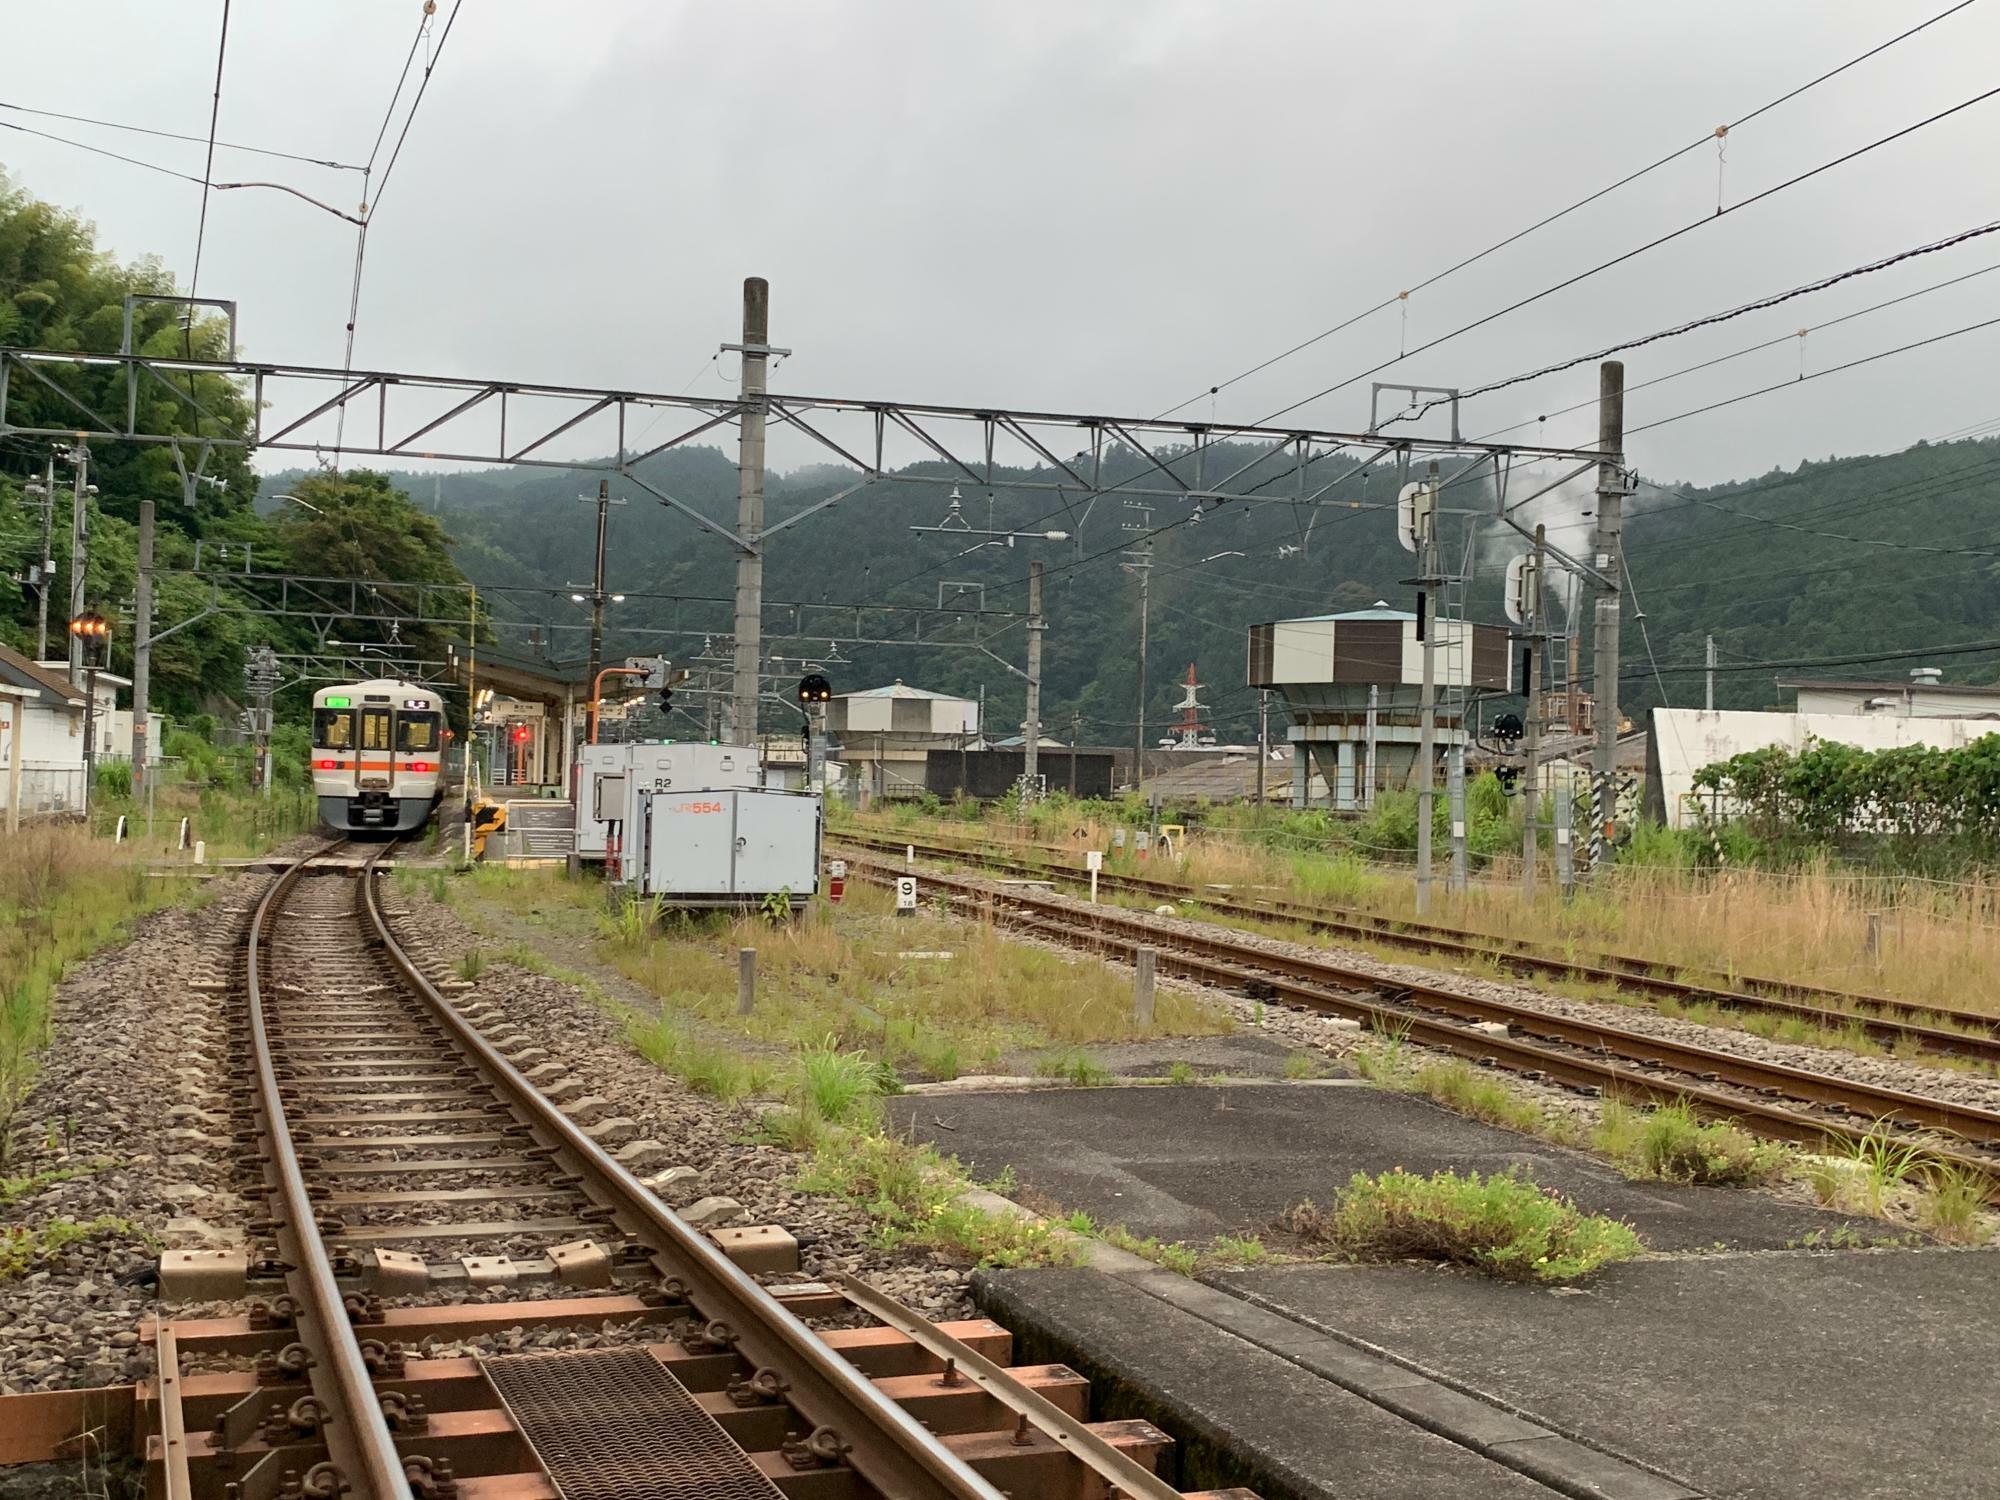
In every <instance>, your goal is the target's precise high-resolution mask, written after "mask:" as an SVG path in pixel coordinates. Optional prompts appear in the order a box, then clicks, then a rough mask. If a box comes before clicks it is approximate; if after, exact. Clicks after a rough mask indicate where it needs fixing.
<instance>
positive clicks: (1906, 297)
mask: <svg viewBox="0 0 2000 1500" xmlns="http://www.w3.org/2000/svg"><path fill="white" fill-rule="evenodd" d="M1995 271H2000V261H1996V262H1995V263H1994V264H1992V265H1990V266H1982V267H1980V268H1979V269H1978V270H1977V271H1967V272H1966V273H1965V274H1964V275H1963V276H1953V277H1951V278H1949V279H1948V280H1945V281H1934V282H1932V283H1931V284H1930V285H1929V286H1925V287H1918V288H1917V289H1916V290H1915V291H1914V292H1904V293H1903V294H1902V295H1901V296H1899V297H1891V298H1889V299H1888V300H1887V301H1884V302H1876V303H1872V304H1870V305H1869V306H1867V307H1861V308H1856V309H1855V310H1854V311H1853V312H1851V313H1843V314H1841V316H1839V317H1837V318H1828V319H1827V320H1826V321H1825V322H1824V323H1811V324H1808V325H1807V326H1806V327H1804V328H1802V329H1800V330H1799V331H1798V333H1781V334H1779V335H1778V336H1777V337H1776V338H1774V339H1765V340H1764V341H1763V342H1762V343H1761V344H1746V345H1744V346H1743V347H1742V348H1741V349H1733V350H1731V351H1730V352H1729V353H1727V354H1718V355H1717V356H1716V357H1715V358H1713V359H1704V360H1702V361H1700V362H1699V363H1698V364H1692V365H1683V366H1681V368H1680V369H1678V370H1669V371H1668V372H1667V373H1666V374H1664V375H1655V376H1653V378H1652V379H1650V380H1640V381H1636V382H1634V383H1632V384H1630V385H1628V386H1626V387H1625V394H1626V395H1628V396H1629V395H1631V394H1632V393H1633V392H1634V391H1643V390H1645V389H1646V387H1648V386H1652V385H1663V384H1665V383H1666V382H1667V381H1669V380H1678V379H1679V378H1680V377H1681V376H1683V375H1693V374H1695V373H1697V372H1698V371H1701V370H1708V369H1713V368H1714V367H1715V366H1717V365H1723V364H1728V363H1729V361H1731V360H1732V359H1741V358H1743V356H1744V355H1746V354H1761V353H1762V352H1763V351H1764V350H1766V349H1775V348H1777V347H1778V346H1779V345H1780V344H1790V343H1793V342H1795V341H1796V340H1797V339H1798V338H1799V337H1800V335H1801V334H1810V333H1823V332H1825V331H1826V330H1827V329H1829V328H1837V327H1839V326H1840V325H1841V324H1842V323H1852V322H1853V321H1854V320H1855V319H1856V318H1865V317H1867V316H1868V315H1869V314H1870V313H1878V312H1881V311H1882V310H1883V309H1884V308H1889V307H1895V306H1897V305H1898V304H1899V303H1904V302H1914V301H1915V300H1916V299H1917V298H1919V297H1927V296H1929V295H1930V294H1931V293H1932V292H1941V291H1943V290H1944V289H1945V288H1947V287H1954V286H1957V285H1958V284H1959V283H1960V282H1965V281H1975V280H1977V279H1978V278H1979V277H1981V276H1990V275H1992V274H1993V273H1994V272H1995ZM1572 363H1576V361H1572ZM1596 405H1597V398H1596V397H1594V396H1593V397H1591V398H1589V399H1588V400H1584V401H1578V402H1576V403H1575V404H1574V405H1571V406H1563V407H1558V408H1557V409H1556V410H1554V411H1549V412H1543V413H1542V414H1541V415H1540V416H1536V417H1529V418H1527V419H1526V420H1524V421H1520V422H1514V423H1511V424H1509V425H1508V426H1506V427H1496V428H1494V429H1493V430H1492V431H1491V432H1483V433H1481V434H1480V435H1479V436H1478V437H1476V438H1474V439H1473V441H1474V442H1479V443H1483V442H1486V441H1487V440H1488V439H1490V438H1497V437H1501V436H1504V435H1505V434H1507V433H1510V432H1518V431H1520V429H1521V428H1523V427H1533V426H1535V425H1536V424H1537V423H1541V422H1546V421H1548V420H1549V418H1550V417H1566V416H1568V415H1569V414H1570V413H1571V412H1578V411H1583V410H1584V409H1585V408H1587V407H1592V408H1594V407H1595V406H1596ZM1975 425H1983V424H1975Z"/></svg>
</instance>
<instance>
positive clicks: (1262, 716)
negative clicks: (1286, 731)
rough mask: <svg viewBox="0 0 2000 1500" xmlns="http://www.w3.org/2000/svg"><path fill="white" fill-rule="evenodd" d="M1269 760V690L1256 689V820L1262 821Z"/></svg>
mask: <svg viewBox="0 0 2000 1500" xmlns="http://www.w3.org/2000/svg"><path fill="white" fill-rule="evenodd" d="M1270 762H1271V690H1270V689H1269V688H1258V689H1257V821H1258V822H1259V823H1261V822H1263V821H1264V771H1265V768H1266V767H1267V766H1269V764H1270Z"/></svg>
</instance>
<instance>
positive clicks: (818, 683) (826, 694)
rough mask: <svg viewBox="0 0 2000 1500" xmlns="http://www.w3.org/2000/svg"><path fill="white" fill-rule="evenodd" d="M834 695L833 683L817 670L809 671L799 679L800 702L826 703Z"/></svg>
mask: <svg viewBox="0 0 2000 1500" xmlns="http://www.w3.org/2000/svg"><path fill="white" fill-rule="evenodd" d="M832 697H833V684H832V683H830V682H828V681H827V680H826V679H825V678H824V677H822V676H821V675H820V674H819V673H817V672H808V673H806V675H805V676H803V677H801V678H800V679H799V702H801V703H825V702H826V701H827V700H829V699H830V698H832Z"/></svg>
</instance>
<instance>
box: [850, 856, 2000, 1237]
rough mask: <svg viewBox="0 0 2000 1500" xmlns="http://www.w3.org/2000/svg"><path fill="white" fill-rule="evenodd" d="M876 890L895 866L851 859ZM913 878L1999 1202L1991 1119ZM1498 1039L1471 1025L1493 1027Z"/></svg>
mask: <svg viewBox="0 0 2000 1500" xmlns="http://www.w3.org/2000/svg"><path fill="white" fill-rule="evenodd" d="M855 863H856V864H858V865H859V867H860V873H861V874H862V875H863V876H864V877H865V878H869V879H872V880H875V881H879V882H883V883H887V882H889V881H892V880H893V879H894V878H895V876H896V875H897V874H898V873H900V872H901V871H902V870H903V868H904V866H903V864H902V863H901V862H900V861H895V862H891V861H887V860H881V859H878V858H875V857H873V856H870V855H862V856H859V857H858V858H856V859H855ZM922 880H923V883H924V885H925V886H926V887H928V888H929V889H931V890H933V891H937V890H943V891H945V892H948V893H950V894H951V895H952V896H953V898H954V899H955V900H958V901H963V902H964V903H966V904H967V905H968V906H970V907H972V908H974V909H977V910H979V911H981V912H983V913H985V914H987V915H989V916H991V917H992V918H993V919H994V920H996V921H999V922H1002V923H1004V924H1005V925H1008V926H1010V927H1013V928H1015V929H1018V930H1023V931H1027V932H1030V933H1033V934H1035V935H1037V936H1040V937H1043V938H1046V939H1049V940H1051V941H1055V942H1060V943H1064V944H1067V945H1069V946H1072V947H1077V948H1084V949H1088V950H1091V951H1094V952H1100V953H1108V954H1112V955H1114V956H1116V957H1119V958H1121V959H1127V960H1129V959H1131V958H1132V957H1133V956H1134V955H1135V954H1136V953H1137V951H1138V949H1139V948H1141V947H1150V948H1152V949H1154V950H1155V953H1156V954H1157V964H1158V968H1159V971H1160V972H1163V973H1166V974H1170V975H1174V976H1177V977H1180V978H1184V979H1189V980H1192V981H1194V982H1196V983H1199V984H1204V985H1210V986H1215V987H1220V988H1225V989H1232V990H1236V991H1238V992H1240V993H1243V994H1246V995H1250V996H1253V997H1255V998H1259V999H1269V1000H1275V1001H1277V1002H1280V1003H1284V1004H1289V1005H1293V1006H1297V1007H1300V1008H1303V1009H1307V1010H1313V1011H1318V1012H1321V1013H1323V1014H1328V1015H1333V1016H1339V1017H1342V1018H1345V1019H1349V1020H1354V1021H1358V1022H1360V1023H1361V1024H1362V1025H1364V1026H1367V1027H1370V1028H1372V1029H1375V1030H1378V1031H1381V1032H1385V1033H1403V1034H1406V1035H1407V1036H1408V1038H1409V1039H1410V1040H1411V1041H1413V1042H1417V1043H1420V1044H1421V1045H1424V1046H1427V1047H1435V1048H1439V1049H1441V1050H1444V1051H1447V1052H1451V1053H1454V1054H1456V1055H1458V1056H1460V1057H1463V1058H1467V1059H1470V1060H1472V1061H1474V1062H1476V1063H1480V1064H1482V1065H1487V1066H1494V1067H1501V1068H1506V1069H1509V1070H1511V1071H1514V1072H1517V1073H1520V1074H1522V1075H1523V1076H1525V1077H1527V1078H1530V1079H1533V1080H1537V1081H1548V1082H1553V1083H1556V1084H1560V1085H1563V1086H1566V1087H1569V1088H1573V1089H1579V1090H1582V1091H1584V1092H1587V1093H1592V1094H1602V1095H1608V1096H1614V1097H1622V1098H1629V1099H1635V1100H1641V1101H1647V1102H1654V1103H1669V1102H1674V1101H1685V1102H1687V1103H1688V1104H1690V1105H1692V1106H1693V1107H1695V1108H1696V1109H1698V1110H1699V1111H1701V1112H1702V1113H1703V1114H1706V1115H1710V1116H1714V1117H1728V1118H1732V1119H1735V1120H1738V1121H1739V1122H1741V1123H1742V1124H1743V1125H1745V1126H1746V1127H1747V1128H1749V1129H1752V1130H1754V1131H1756V1132H1757V1133H1759V1134H1761V1135H1764V1136H1767V1137H1771V1138H1774V1139H1778V1140H1784V1141H1789V1142H1792V1143H1794V1144H1798V1145H1805V1146H1814V1147H1820V1146H1824V1145H1825V1144H1826V1143H1827V1142H1828V1140H1829V1139H1835V1140H1842V1141H1849V1142H1854V1141H1860V1140H1864V1139H1867V1138H1869V1137H1870V1136H1871V1135H1875V1134H1879V1133H1880V1132H1882V1131H1885V1130H1886V1131H1891V1132H1894V1133H1897V1134H1899V1135H1903V1136H1906V1137H1907V1138H1909V1139H1910V1140H1911V1141H1912V1142H1914V1143H1916V1144H1918V1145H1919V1147H1920V1149H1921V1150H1922V1151H1923V1153H1924V1154H1925V1155H1926V1156H1928V1157H1929V1158H1930V1159H1932V1160H1934V1161H1937V1162H1940V1163H1948V1164H1951V1165H1955V1166H1960V1167H1963V1168H1966V1169H1968V1170H1970V1171H1972V1172H1975V1173H1977V1174H1978V1176H1979V1177H1980V1178H1981V1179H1982V1180H1983V1181H1984V1182H1985V1184H1986V1188H1987V1194H1988V1197H1989V1198H1991V1199H1993V1200H1994V1201H2000V1113H1995V1112H1993V1111H1989V1110H1983V1109H1977V1108H1973V1107H1971V1106H1968V1105H1962V1104H1957V1103H1952V1102H1950V1101H1946V1100H1940V1099H1933V1098H1929V1097H1926V1096H1923V1095H1918V1094H1910V1093H1905V1092H1902V1091H1900V1090H1896V1089H1890V1088H1884V1087H1880V1086H1876V1085H1872V1084H1865V1083H1859V1082H1856V1081H1854V1080H1851V1079H1846V1078H1839V1077H1834V1076H1830V1075H1827V1074H1821V1073H1815V1072H1811V1071H1809V1070H1806V1069H1801V1068H1793V1067H1787V1066H1785V1065H1782V1064H1778V1063H1771V1062H1765V1061H1761V1060H1758V1059H1754V1058H1749V1057H1744V1056H1740V1055H1738V1054H1735V1053H1731V1052H1724V1051H1719V1050H1716V1049H1712V1048H1707V1047H1698V1046H1693V1045H1689V1044H1686V1043H1680V1042H1674V1041H1669V1040H1666V1039H1664V1038H1660V1037H1655V1036H1649V1035H1646V1034H1643V1033H1640V1032H1634V1031H1627V1030H1625V1029H1623V1028H1620V1027H1616V1026H1611V1025H1607V1024H1602V1023H1598V1022H1592V1021H1582V1020H1575V1019H1572V1018H1570V1017H1566V1016H1558V1015H1552V1014H1550V1013H1548V1012H1546V1011H1542V1010H1538V1009H1536V1008H1534V1007H1533V1006H1530V1005H1526V1004H1515V1003H1510V1002H1507V1001H1503V1000H1496V999H1491V998H1488V997H1485V996H1481V995H1475V994H1471V993H1468V992H1466V991H1463V990H1459V989H1454V988H1452V987H1450V986H1448V985H1445V984H1405V983H1401V982H1392V981H1388V980H1384V979H1382V978H1381V977H1380V976H1378V975H1374V974H1370V973H1367V972H1365V971H1363V970H1358V969H1354V968H1350V967H1347V966H1344V965H1342V964H1340V963H1338V962H1337V961H1335V960H1332V959H1330V958H1319V957H1314V958H1303V957H1298V956H1294V955H1290V954H1285V953H1281V952H1277V951H1274V950H1273V949H1271V948H1268V947H1264V946H1262V945H1259V944H1257V943H1254V942H1248V941H1242V940H1239V939H1238V938H1236V937H1233V936H1232V935H1230V934H1229V933H1228V932H1227V931H1226V930H1225V929H1220V928H1217V929H1212V930H1210V931H1208V932H1194V931H1190V930H1189V929H1188V926H1186V925H1176V924H1170V923H1167V922H1163V921H1161V920H1159V919H1157V918H1156V917H1153V916H1151V915H1149V914H1142V913H1136V912H1130V911H1126V910H1124V909H1121V908H1117V907H1109V906H1086V905H1082V904H1080V903H1077V902H1075V901H1071V900H1066V899H1063V898H1060V897H1055V896H1044V895H1039V894H1036V893H1033V892H1030V891H1026V890H1022V889H1020V888H1017V887H1016V888H1001V887H996V886H994V885H993V884H991V883H990V882H984V881H981V880H979V879H978V878H976V877H961V876H953V875H947V874H943V873H939V872H936V871H926V872H925V873H924V874H923V876H922ZM1496 1022H1497V1023H1500V1025H1501V1026H1502V1027H1504V1028H1505V1031H1504V1034H1503V1033H1501V1032H1499V1031H1496V1030H1492V1029H1486V1030H1482V1029H1480V1028H1481V1026H1482V1025H1484V1026H1486V1027H1488V1028H1491V1027H1492V1024H1493V1023H1496Z"/></svg>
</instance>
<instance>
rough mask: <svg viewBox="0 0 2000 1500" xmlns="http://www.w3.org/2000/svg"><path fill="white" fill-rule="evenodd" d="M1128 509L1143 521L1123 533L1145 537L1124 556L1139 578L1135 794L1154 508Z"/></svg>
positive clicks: (1142, 748) (1142, 751) (1142, 773)
mask: <svg viewBox="0 0 2000 1500" xmlns="http://www.w3.org/2000/svg"><path fill="white" fill-rule="evenodd" d="M1125 508H1126V509H1127V510H1136V511H1138V512H1140V514H1141V515H1142V516H1143V517H1144V519H1143V520H1141V521H1138V522H1136V523H1134V522H1132V521H1126V522H1124V523H1123V529H1124V530H1126V531H1138V532H1143V533H1145V537H1146V539H1145V540H1144V541H1143V542H1141V543H1140V544H1139V545H1138V546H1137V547H1136V548H1134V549H1132V550H1131V551H1129V552H1127V553H1126V554H1125V556H1126V557H1127V558H1128V559H1129V561H1127V562H1126V564H1125V566H1126V567H1127V568H1129V569H1131V570H1132V571H1133V572H1134V573H1137V574H1138V575H1139V699H1138V703H1137V706H1136V708H1135V710H1134V712H1133V715H1132V720H1133V723H1132V790H1133V791H1135V792H1136V791H1137V790H1139V783H1140V782H1142V781H1144V780H1145V779H1146V626H1147V620H1148V616H1149V615H1150V614H1151V612H1152V601H1153V534H1152V519H1153V508H1152V507H1151V506H1150V505H1144V504H1141V503H1140V502H1138V501H1134V500H1127V501H1126V502H1125Z"/></svg>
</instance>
